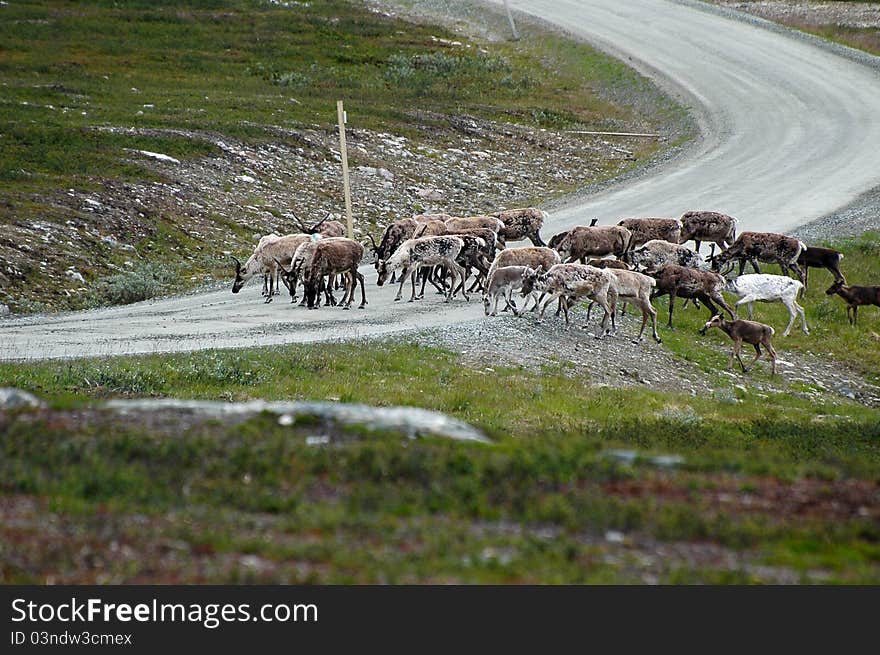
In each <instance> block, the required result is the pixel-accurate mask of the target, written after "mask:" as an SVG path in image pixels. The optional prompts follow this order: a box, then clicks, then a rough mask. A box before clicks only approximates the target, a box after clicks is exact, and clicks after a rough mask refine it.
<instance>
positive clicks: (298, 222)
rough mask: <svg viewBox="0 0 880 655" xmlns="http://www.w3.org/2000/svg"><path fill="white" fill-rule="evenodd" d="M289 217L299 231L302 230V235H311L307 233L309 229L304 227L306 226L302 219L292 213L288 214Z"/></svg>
mask: <svg viewBox="0 0 880 655" xmlns="http://www.w3.org/2000/svg"><path fill="white" fill-rule="evenodd" d="M290 215H291V216H293V220H295V221H296V222H297V224H298V225H299V229H300V230H302V233H303V234H311V232H309V228H307V227H306V224H305V223H303V222H302V219H300V217H299V216H297V215H296V214H294V213H293V212H290Z"/></svg>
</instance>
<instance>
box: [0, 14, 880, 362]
mask: <svg viewBox="0 0 880 655" xmlns="http://www.w3.org/2000/svg"><path fill="white" fill-rule="evenodd" d="M511 4H512V6H513V7H515V8H517V9H520V10H522V11H524V12H526V13H530V14H532V15H534V16H536V17H539V18H541V19H542V20H544V21H546V22H548V23H551V24H554V25H557V26H559V27H560V28H561V29H563V30H565V31H567V32H570V33H571V34H573V35H575V36H577V37H579V38H584V39H586V40H589V41H591V42H592V43H594V44H596V45H598V46H599V47H601V48H603V49H606V50H608V51H609V52H612V53H613V54H615V55H617V56H620V57H621V58H623V59H624V60H626V61H627V62H628V63H630V64H631V65H633V66H635V67H636V68H638V69H639V70H641V71H642V72H644V73H646V74H648V75H649V76H651V77H653V78H654V79H655V80H657V82H658V83H660V84H661V86H663V87H665V88H666V89H667V90H669V91H670V92H672V93H674V94H675V95H677V96H678V97H679V98H680V99H681V100H682V102H683V103H684V104H685V105H687V106H688V107H689V108H690V109H691V111H692V112H693V114H694V116H695V118H696V119H697V121H698V123H699V124H700V127H701V130H702V133H703V135H702V138H700V139H699V140H698V142H697V143H696V144H695V145H694V146H693V147H692V148H690V149H689V150H688V151H687V152H686V153H685V154H684V155H682V156H679V157H677V158H675V159H673V160H671V161H669V162H668V163H666V164H664V165H662V166H656V167H653V168H651V169H650V170H649V171H648V173H647V174H646V175H644V176H642V177H638V176H635V177H630V178H629V179H627V180H626V183H625V184H617V185H610V186H609V187H606V188H604V189H602V190H600V191H595V192H591V191H589V190H588V191H587V192H584V193H579V194H574V195H573V196H572V198H571V200H570V201H569V202H567V203H562V204H557V205H556V206H555V207H554V208H552V214H551V220H550V222H549V224H548V226H547V227H546V228H545V233H547V234H550V233H552V232H554V231H558V230H559V229H561V228H564V227H568V226H571V225H575V224H578V223H585V222H587V221H588V219H589V218H592V217H596V218H599V219H600V223H609V222H611V221H613V220H616V219H617V218H619V217H623V216H640V215H642V216H645V215H650V216H664V215H665V216H678V215H680V214H681V213H682V212H683V211H685V210H688V209H700V208H703V209H714V210H719V211H723V212H727V213H730V214H732V215H735V216H737V217H738V218H739V220H740V229H741V230H745V229H754V230H775V231H790V230H792V229H794V228H795V227H797V226H799V225H803V224H806V223H809V222H811V221H814V220H815V219H817V218H820V217H822V216H825V215H827V214H829V213H831V212H833V211H834V210H836V209H838V208H840V207H842V206H844V205H846V204H847V203H849V202H850V201H852V200H853V199H854V198H856V197H857V196H859V195H860V194H862V193H864V192H866V191H868V190H869V189H872V188H874V187H876V186H878V185H880V155H878V153H880V73H878V69H877V68H876V67H874V66H872V65H870V64H871V63H872V61H870V60H869V61H867V63H865V61H861V62H860V61H858V60H857V58H855V57H849V56H846V54H845V53H844V54H841V53H840V52H835V51H834V49H831V48H822V47H817V46H816V45H815V44H814V43H813V42H812V41H811V40H809V39H804V38H802V37H798V36H796V35H794V34H790V33H788V32H786V31H785V30H780V29H776V28H771V27H768V26H766V25H761V24H755V22H753V21H747V20H738V19H736V18H735V17H731V16H728V15H723V14H721V13H719V12H718V11H713V10H711V9H707V10H704V9H703V8H701V6H700V3H694V2H670V1H669V0H616V1H615V2H607V1H606V0H529V1H525V0H512V1H511ZM863 59H864V58H863ZM363 270H364V272H365V273H367V279H368V294H369V298H370V305H369V307H368V309H366V310H363V311H361V310H357V309H353V310H351V311H342V310H339V309H335V308H331V309H322V310H320V311H312V312H310V311H306V310H303V309H299V308H295V307H292V306H290V305H288V304H287V303H286V302H284V300H283V299H278V300H276V301H275V302H273V303H271V304H270V305H263V304H262V303H261V301H260V298H259V291H258V286H257V285H251V286H249V287H246V288H245V290H244V291H243V292H242V293H241V294H239V295H237V296H233V295H232V294H231V293H229V291H228V290H225V289H224V290H219V291H212V292H206V293H202V294H196V295H191V296H182V297H175V298H169V299H162V300H157V301H151V302H146V303H139V304H136V305H129V306H125V307H118V308H111V309H102V310H95V311H89V312H79V313H70V314H61V315H53V316H40V317H32V318H24V319H13V320H7V321H3V322H0V360H12V359H45V358H64V357H78V356H87V355H111V354H126V353H145V352H168V351H187V350H197V349H203V348H220V347H244V346H256V345H269V344H278V343H288V342H305V341H319V340H328V339H345V338H350V337H362V336H371V335H379V334H387V333H390V332H395V331H401V330H412V329H418V328H428V327H433V326H438V325H445V324H452V323H459V322H464V321H469V320H477V319H480V318H481V317H482V306H481V303H479V302H475V301H474V300H472V301H471V303H470V304H467V305H466V304H465V303H463V302H462V301H461V300H458V301H454V302H453V303H452V304H451V305H445V304H443V303H442V302H440V299H439V298H438V297H437V296H433V295H428V297H427V299H426V300H425V301H422V302H419V303H414V304H409V303H405V302H404V303H394V302H392V298H393V295H394V292H393V291H392V290H391V289H388V288H384V289H378V288H377V287H376V286H375V275H374V274H372V275H371V273H372V270H371V269H368V267H365V268H364V269H363Z"/></svg>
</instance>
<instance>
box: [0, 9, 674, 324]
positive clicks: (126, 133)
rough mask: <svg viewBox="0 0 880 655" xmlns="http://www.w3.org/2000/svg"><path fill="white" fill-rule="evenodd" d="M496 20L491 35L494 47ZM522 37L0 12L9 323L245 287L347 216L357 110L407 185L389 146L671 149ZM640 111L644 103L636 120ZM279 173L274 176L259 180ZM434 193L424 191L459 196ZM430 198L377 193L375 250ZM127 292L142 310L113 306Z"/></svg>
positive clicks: (662, 119)
mask: <svg viewBox="0 0 880 655" xmlns="http://www.w3.org/2000/svg"><path fill="white" fill-rule="evenodd" d="M493 20H495V21H497V17H496V18H493V16H492V15H491V14H487V17H486V21H487V23H486V24H487V25H490V28H491V25H492V24H493V23H492V21H493ZM523 32H524V38H523V40H521V41H519V42H517V43H511V42H507V41H503V40H500V41H496V40H480V39H476V38H467V37H466V35H463V34H460V33H453V32H451V31H450V30H449V29H447V28H444V27H441V26H437V25H425V24H416V23H411V22H406V21H404V20H401V19H398V18H393V17H390V16H387V15H385V14H382V13H380V12H377V11H371V10H369V9H367V8H365V7H364V6H363V5H362V4H360V3H358V2H351V1H347V0H324V1H322V2H309V3H293V4H291V3H272V2H265V1H256V0H226V1H219V0H214V1H212V0H202V1H199V0H193V1H189V2H186V1H184V2H178V1H174V2H170V1H168V2H164V1H157V2H145V1H137V0H133V1H121V2H120V1H116V2H109V1H101V0H89V1H83V2H70V1H65V0H33V1H24V0H23V1H20V2H12V3H8V4H4V5H2V6H0V85H2V89H3V93H2V94H0V134H2V137H0V227H2V233H0V260H3V261H4V264H5V265H4V266H2V267H0V302H5V303H8V304H10V305H11V306H12V308H13V310H15V311H34V310H40V309H51V308H81V307H85V306H92V305H95V304H103V303H107V302H120V301H125V300H129V301H130V300H132V299H134V300H136V299H140V298H142V297H147V296H149V295H154V294H155V293H157V292H161V291H168V290H175V289H181V288H186V287H190V286H193V285H194V284H199V283H202V282H203V280H204V279H205V277H206V276H209V277H210V278H216V277H226V276H227V275H228V257H227V258H224V257H223V255H222V253H221V250H223V251H231V250H234V251H237V252H239V253H242V254H244V253H247V251H249V250H250V249H251V248H252V247H253V237H254V234H255V233H266V232H267V231H269V230H270V229H271V230H284V231H295V229H296V228H295V223H293V221H292V220H290V219H289V214H290V212H298V213H300V214H304V215H305V216H306V217H308V216H309V215H310V214H315V215H317V216H318V217H319V218H321V217H323V216H324V215H326V213H327V212H329V211H341V203H340V192H339V189H338V188H337V187H339V181H338V179H337V176H338V175H339V173H338V170H337V169H338V166H337V165H336V164H335V162H334V158H336V157H338V153H336V152H334V148H336V147H338V146H336V145H335V143H336V142H335V139H336V136H335V125H336V101H337V100H338V99H344V100H345V101H346V103H347V107H348V109H349V114H350V116H351V126H350V127H351V129H352V130H353V133H352V135H351V150H352V152H351V160H352V166H353V167H356V166H357V165H358V164H361V163H364V164H367V163H369V164H370V165H372V166H377V165H381V166H386V167H389V168H391V169H392V170H395V171H397V169H396V168H395V166H399V167H400V168H402V169H404V171H405V169H407V168H408V169H410V170H411V169H412V168H413V165H412V163H411V161H410V162H407V161H406V160H405V159H402V157H403V155H398V156H399V157H400V158H401V159H400V161H394V160H393V159H388V156H387V155H383V154H382V153H379V152H377V151H376V149H375V146H376V144H375V143H373V142H371V141H370V139H371V138H372V139H373V141H376V140H380V141H381V140H382V139H385V140H387V139H388V138H391V137H392V136H393V138H398V137H406V138H407V139H409V140H410V142H411V144H412V147H411V148H410V150H411V151H419V149H420V148H422V147H425V148H428V150H425V152H426V153H427V155H426V156H428V155H430V156H431V157H436V158H439V157H440V156H441V153H442V152H443V151H445V149H446V148H457V149H459V150H461V149H464V150H467V151H471V150H479V149H480V148H482V149H484V150H491V149H493V148H501V149H507V150H510V151H511V152H510V155H511V157H525V158H528V157H530V156H532V154H533V153H535V152H538V153H541V154H545V151H546V147H547V146H546V145H544V144H542V143H539V141H540V140H541V138H542V135H541V134H539V133H538V131H539V130H541V129H546V130H549V131H551V132H553V131H558V130H562V129H566V128H572V127H580V128H586V129H605V128H608V129H628V130H632V131H656V130H657V129H659V128H661V127H663V126H665V125H666V124H667V123H669V122H670V121H672V120H674V119H675V120H677V119H679V118H680V117H681V113H680V111H679V110H678V109H677V108H676V107H675V105H673V104H672V103H671V102H669V101H667V100H665V99H663V97H662V96H660V94H659V93H658V92H657V91H656V90H655V89H653V88H652V87H651V86H650V85H649V84H647V83H646V82H645V81H644V80H643V79H642V78H640V77H638V76H637V75H636V74H634V73H633V72H632V71H630V70H628V69H627V68H626V67H625V66H623V65H622V64H621V63H619V62H616V61H614V60H612V59H610V58H609V57H606V56H604V55H600V54H598V53H596V52H595V51H593V50H592V49H590V48H588V47H586V46H583V45H580V44H576V43H572V42H567V41H562V40H560V39H559V38H558V37H556V36H550V35H549V34H547V33H546V32H543V31H541V30H540V29H538V28H531V27H528V26H524V30H523ZM612 91H616V92H617V93H618V95H617V96H615V97H616V98H617V100H615V101H614V102H613V103H612V102H610V101H609V100H607V99H606V98H608V97H611V96H612ZM621 91H625V93H623V95H621V93H620V92H621ZM627 93H628V94H629V95H630V98H631V100H630V101H629V102H627V101H624V100H621V99H620V98H621V97H623V96H625V95H626V94H627ZM636 107H637V108H636ZM468 117H474V118H476V119H480V120H484V121H489V123H487V125H488V126H491V127H490V128H486V129H488V130H490V131H499V132H500V131H504V130H503V128H502V126H503V125H505V124H507V123H513V124H516V125H521V126H524V127H526V128H528V129H530V130H534V132H535V136H532V135H531V134H529V135H526V136H527V137H528V138H526V139H522V140H519V141H518V142H515V140H513V141H510V142H509V143H507V142H505V143H504V144H501V145H499V144H495V143H493V142H492V140H491V139H487V138H485V137H480V135H479V134H477V135H476V137H475V133H474V131H473V129H472V128H471V126H470V125H469V124H468V120H467V119H468ZM358 131H359V132H358ZM554 133H555V132H554ZM681 136H682V135H681V134H680V133H679V134H676V135H673V139H674V138H678V137H681ZM571 140H572V139H571V138H570V137H569V138H567V141H569V142H570V141H571ZM623 145H626V147H627V148H629V149H630V150H624V151H622V152H625V153H626V157H621V156H619V155H615V154H614V153H613V152H612V153H611V156H609V157H608V158H606V157H604V156H603V154H602V153H601V152H600V151H598V150H595V149H591V148H592V146H589V143H588V142H587V141H586V140H584V146H583V148H582V150H583V152H584V153H585V157H586V158H587V160H590V161H588V162H572V163H573V164H577V166H578V167H579V169H580V170H579V171H576V172H575V171H573V172H572V178H571V179H566V180H563V181H561V182H560V183H557V184H558V185H557V186H556V187H555V190H554V193H557V194H558V193H561V192H563V191H564V190H567V189H569V188H572V187H573V186H578V185H581V184H586V183H589V182H591V181H595V180H596V179H600V178H602V177H605V176H608V175H613V174H615V173H617V172H619V170H620V169H621V167H629V166H632V165H634V163H638V162H639V161H643V160H644V159H645V158H646V157H648V156H650V155H651V153H653V152H655V151H656V149H657V146H658V144H657V142H656V141H651V140H644V139H643V140H641V141H637V142H634V143H632V144H629V143H624V144H623ZM575 147H577V144H575ZM430 148H435V149H437V148H439V149H440V152H438V153H432V151H431V150H430ZM542 149H543V150H542ZM138 151H149V152H154V153H161V154H164V155H167V156H169V157H173V158H175V159H177V160H180V162H181V164H180V165H174V166H171V165H168V164H162V163H159V162H157V161H156V160H154V159H151V158H150V157H149V156H145V155H143V154H142V153H140V152H138ZM276 152H277V153H280V154H276V155H274V158H272V157H273V153H276ZM393 156H394V155H392V157H393ZM383 157H385V159H382V158H383ZM270 159H271V161H272V164H273V167H272V168H271V169H267V170H265V171H263V170H262V169H259V166H260V165H261V164H262V163H265V162H266V161H267V160H270ZM374 160H375V161H374ZM234 167H237V168H234ZM562 168H565V166H562ZM313 169H314V170H313ZM315 170H319V171H320V175H317V174H316V175H311V174H312V173H314V172H315ZM236 173H238V174H236ZM432 174H433V173H428V172H426V173H425V174H424V176H423V177H425V178H426V179H421V180H419V179H416V182H419V183H422V184H424V185H425V186H429V185H432V184H433V185H441V184H443V185H448V184H450V182H449V180H437V179H431V175H432ZM310 175H311V176H310ZM254 178H257V180H258V182H259V183H251V182H250V180H252V179H254ZM492 178H494V176H492V177H486V178H485V179H482V178H477V179H475V181H474V183H476V182H479V183H481V185H482V187H483V189H482V194H481V197H483V196H484V197H483V200H482V202H485V203H488V204H491V205H494V206H498V205H503V204H506V203H508V202H511V201H512V197H514V196H513V194H515V193H517V192H518V191H519V190H518V189H515V188H514V189H512V190H508V191H504V190H503V189H501V188H500V187H499V185H498V184H489V182H495V180H494V179H492ZM241 180H248V182H242V181H241ZM356 182H357V180H356ZM468 182H469V183H470V181H468ZM248 184H250V186H248ZM409 184H413V181H412V180H410V179H404V177H403V173H401V172H398V179H397V180H396V181H395V183H394V184H393V185H390V186H391V187H393V188H390V189H388V190H384V189H382V188H379V189H378V190H376V189H370V190H366V191H362V192H361V193H360V194H357V197H356V198H355V201H356V208H357V210H358V216H357V219H358V221H359V222H361V224H362V225H363V227H364V229H366V228H368V227H369V226H370V225H371V224H372V223H373V222H375V221H377V220H379V219H381V220H388V219H389V217H390V218H393V217H394V212H396V211H403V210H404V209H405V210H406V211H411V210H412V206H406V205H405V204H404V203H403V201H402V200H399V199H398V200H397V201H395V202H392V201H390V200H389V198H388V196H389V194H393V193H399V192H402V191H403V189H399V188H398V187H399V186H400V185H403V186H406V185H409ZM518 184H519V183H518ZM522 186H524V187H526V188H525V189H524V191H526V193H529V191H528V190H529V188H531V187H529V185H527V184H523V185H522ZM532 186H534V185H532ZM245 187H246V188H245ZM501 187H503V185H501ZM535 188H536V189H537V188H538V187H535ZM540 188H545V187H540ZM508 189H509V187H508ZM534 193H540V192H538V191H535V192H534ZM365 195H366V197H364V196H365ZM471 195H475V194H471ZM526 199H527V200H530V201H534V202H539V201H540V200H542V198H541V197H533V196H528V195H527V196H525V197H524V198H523V200H526ZM416 200H418V199H417V198H416ZM455 209H456V210H457V211H462V212H464V211H468V210H471V209H476V207H475V208H470V207H456V208H455ZM108 239H109V240H108ZM117 242H121V243H123V244H124V245H125V247H126V249H124V250H121V249H119V247H118V246H116V245H114V244H116V243H117ZM108 244H109V245H108ZM151 265H161V266H162V267H163V268H164V269H165V270H164V274H163V275H156V274H154V273H155V269H152V268H150V266H151ZM77 273H78V274H79V275H82V276H83V278H84V281H83V282H81V283H79V284H77V281H78V278H77ZM120 276H121V278H120ZM126 277H129V278H131V279H130V280H126V279H124V278H126ZM125 283H130V284H131V285H132V286H135V287H138V285H140V287H138V289H139V291H138V292H134V293H131V294H122V295H120V294H114V293H108V292H107V288H108V286H110V287H112V286H114V285H115V286H117V287H118V286H120V285H123V286H124V285H125Z"/></svg>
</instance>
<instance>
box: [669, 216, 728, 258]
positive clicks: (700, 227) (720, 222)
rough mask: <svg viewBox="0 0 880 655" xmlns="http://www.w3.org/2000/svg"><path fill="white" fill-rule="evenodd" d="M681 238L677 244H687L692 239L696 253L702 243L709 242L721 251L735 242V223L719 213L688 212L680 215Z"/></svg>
mask: <svg viewBox="0 0 880 655" xmlns="http://www.w3.org/2000/svg"><path fill="white" fill-rule="evenodd" d="M679 220H680V221H681V237H680V238H679V241H678V243H687V242H688V241H690V240H691V239H693V241H694V243H695V244H696V246H697V248H696V250H697V252H700V244H701V243H702V242H703V241H711V242H713V243H715V244H717V245H718V247H719V248H720V249H721V250H726V249H727V247H728V246H729V245H731V244H733V243H734V241H735V240H736V226H737V221H736V219H735V218H734V217H733V216H728V215H727V214H721V213H719V212H705V211H690V212H685V213H684V214H682V216H681V218H680V219H679Z"/></svg>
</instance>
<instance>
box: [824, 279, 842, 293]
mask: <svg viewBox="0 0 880 655" xmlns="http://www.w3.org/2000/svg"><path fill="white" fill-rule="evenodd" d="M845 285H846V282H844V281H843V280H836V281H835V282H834V284H832V285H831V286H830V287H828V288H827V289H826V290H825V295H827V296H833V295H834V294H835V293H837V292H838V291H840V290H841V289H842V288H843V287H844V286H845Z"/></svg>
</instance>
